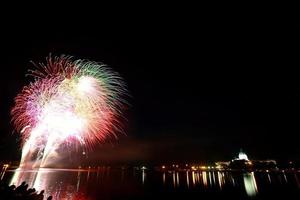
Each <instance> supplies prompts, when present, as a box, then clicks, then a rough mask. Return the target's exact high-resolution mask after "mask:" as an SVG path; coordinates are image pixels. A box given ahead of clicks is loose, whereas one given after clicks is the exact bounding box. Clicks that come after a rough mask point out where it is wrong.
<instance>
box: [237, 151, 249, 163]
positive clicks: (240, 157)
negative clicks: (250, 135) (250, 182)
mask: <svg viewBox="0 0 300 200" xmlns="http://www.w3.org/2000/svg"><path fill="white" fill-rule="evenodd" d="M238 160H247V161H248V160H249V159H248V156H247V154H246V153H244V152H243V151H242V150H241V151H240V153H239V157H238Z"/></svg>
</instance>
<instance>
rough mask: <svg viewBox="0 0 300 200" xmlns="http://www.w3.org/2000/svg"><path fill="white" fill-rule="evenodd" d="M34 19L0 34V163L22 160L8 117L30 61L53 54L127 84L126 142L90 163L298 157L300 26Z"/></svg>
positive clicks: (274, 20)
mask: <svg viewBox="0 0 300 200" xmlns="http://www.w3.org/2000/svg"><path fill="white" fill-rule="evenodd" d="M39 12H42V11H39ZM39 12H38V13H37V14H36V15H33V16H32V17H24V18H19V19H16V20H14V19H11V20H9V21H5V22H4V23H3V24H2V27H1V32H2V33H1V37H0V41H1V47H0V48H1V54H0V56H1V62H0V67H1V80H0V81H1V84H0V133H1V138H0V159H2V160H3V159H12V160H18V159H19V156H20V150H19V147H18V143H19V137H18V135H17V134H16V133H14V132H13V127H12V125H11V124H10V116H9V110H10V108H11V107H12V106H13V98H14V97H15V96H16V94H17V93H18V92H19V91H20V90H21V89H22V87H23V85H24V84H28V83H29V81H30V78H28V77H27V78H26V77H25V74H26V71H27V70H28V69H29V68H32V67H33V66H32V64H31V63H30V61H31V60H32V61H35V62H39V61H44V60H45V57H46V56H48V55H49V53H52V54H53V55H61V54H66V55H72V56H74V57H75V58H86V59H90V60H94V61H99V62H104V63H106V64H108V65H109V66H110V67H112V68H113V69H114V70H116V71H118V72H119V73H120V74H121V76H122V77H123V78H124V79H125V81H126V83H127V86H128V90H129V91H130V95H131V97H129V98H128V101H129V103H130V106H129V108H128V109H127V110H126V112H125V115H126V118H127V119H128V121H127V122H124V123H125V127H126V136H120V138H119V140H118V141H110V142H108V143H107V144H102V145H100V146H99V147H97V148H96V149H95V153H93V154H91V156H90V158H91V159H94V160H101V161H102V160H103V161H121V162H130V161H141V162H167V161H187V162H196V161H206V160H210V161H213V160H228V159H231V158H233V157H234V156H236V153H237V152H238V151H239V149H240V148H242V149H243V150H244V151H245V152H246V153H247V154H248V156H249V157H250V158H253V159H264V158H274V159H297V158H299V155H300V148H299V141H298V139H297V136H298V135H299V132H300V126H299V125H300V123H299V122H300V117H299V114H300V78H299V75H300V74H299V73H298V70H297V69H298V68H299V66H300V63H299V55H300V54H299V53H300V52H299V49H300V48H299V44H300V41H299V33H300V23H299V22H298V21H295V19H294V18H293V17H291V18H288V17H287V18H281V17H272V16H255V17H253V15H254V14H253V15H249V16H243V17H241V16H239V15H232V16H226V17H225V16H222V15H220V16H215V15H204V16H202V15H201V16H200V15H197V14H193V13H192V12H191V13H189V14H187V15H180V14H177V15H176V14H175V13H173V14H172V13H168V14H166V15H157V13H156V14H155V13H151V12H150V13H148V14H149V15H147V14H143V12H141V13H139V14H136V15H133V16H130V17H122V16H119V17H115V18H113V14H112V15H110V16H106V17H104V18H103V16H102V15H97V13H96V14H95V13H93V14H91V16H89V17H90V18H88V19H82V18H80V17H78V16H77V17H76V19H73V18H72V17H73V16H71V15H67V16H65V17H64V18H60V17H58V16H53V17H52V16H49V17H47V19H41V20H42V21H43V22H42V23H41V22H39V21H38V19H37V18H38V16H39V14H40V13H39ZM105 19H107V20H105Z"/></svg>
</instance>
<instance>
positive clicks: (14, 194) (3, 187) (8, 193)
mask: <svg viewBox="0 0 300 200" xmlns="http://www.w3.org/2000/svg"><path fill="white" fill-rule="evenodd" d="M0 199H5V200H16V199H17V200H44V190H42V191H41V192H40V193H37V191H36V190H35V189H34V188H28V184H26V183H25V182H23V183H22V184H21V185H19V186H18V187H16V186H15V185H11V186H9V185H7V184H6V183H4V182H1V181H0ZM47 200H52V196H49V197H48V198H47Z"/></svg>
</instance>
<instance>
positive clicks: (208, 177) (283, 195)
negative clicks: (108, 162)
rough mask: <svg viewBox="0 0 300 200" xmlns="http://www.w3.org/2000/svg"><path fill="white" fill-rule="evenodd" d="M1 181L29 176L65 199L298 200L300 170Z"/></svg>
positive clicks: (105, 172) (115, 172)
mask: <svg viewBox="0 0 300 200" xmlns="http://www.w3.org/2000/svg"><path fill="white" fill-rule="evenodd" d="M14 174H15V175H14ZM2 175H3V174H2ZM2 180H4V181H6V182H7V183H9V184H16V185H18V184H20V183H21V182H22V181H26V182H27V183H28V184H29V187H34V188H36V189H37V190H43V189H44V190H45V194H46V196H49V195H52V196H53V197H54V199H67V200H87V199H88V200H98V199H99V200H100V199H101V200H109V199H122V200H124V199H210V200H211V199H300V172H299V171H276V172H267V171H264V172H229V171H181V172H175V171H166V172H160V171H155V170H137V169H132V168H131V169H114V168H110V167H101V168H98V169H91V170H67V169H55V170H54V169H40V170H39V171H36V170H32V171H19V172H18V171H17V172H16V170H7V171H6V172H5V174H4V175H3V176H2Z"/></svg>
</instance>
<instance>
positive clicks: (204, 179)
mask: <svg viewBox="0 0 300 200" xmlns="http://www.w3.org/2000/svg"><path fill="white" fill-rule="evenodd" d="M202 179H203V185H204V186H205V187H207V177H206V172H205V171H203V172H202Z"/></svg>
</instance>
